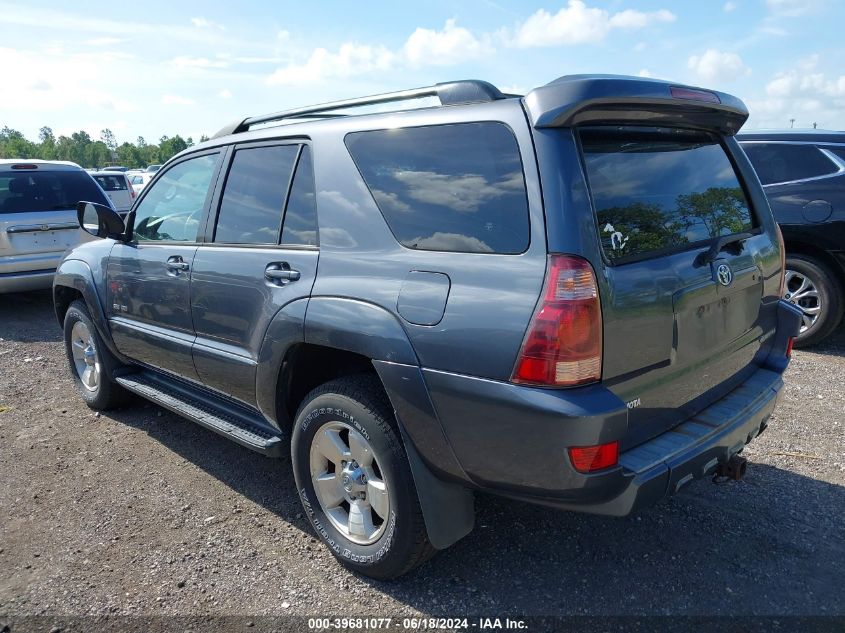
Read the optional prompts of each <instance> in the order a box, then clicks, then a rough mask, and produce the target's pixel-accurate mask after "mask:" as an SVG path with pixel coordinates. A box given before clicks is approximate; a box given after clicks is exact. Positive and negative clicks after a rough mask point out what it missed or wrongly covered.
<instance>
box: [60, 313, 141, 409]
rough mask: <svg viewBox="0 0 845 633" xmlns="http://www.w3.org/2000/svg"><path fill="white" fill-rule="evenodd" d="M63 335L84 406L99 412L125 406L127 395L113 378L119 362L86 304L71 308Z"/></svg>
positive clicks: (71, 370) (72, 374)
mask: <svg viewBox="0 0 845 633" xmlns="http://www.w3.org/2000/svg"><path fill="white" fill-rule="evenodd" d="M64 335H65V337H64V338H65V353H66V354H67V360H68V365H69V366H70V373H71V376H73V382H74V385H75V386H76V390H77V391H78V392H79V395H80V396H82V399H83V400H84V401H85V404H87V405H88V406H89V407H90V408H92V409H95V410H98V411H104V410H107V409H113V408H115V407H118V406H120V405H122V404H125V403H126V401H127V399H128V396H129V394H128V392H127V391H126V390H125V389H123V387H121V386H120V385H118V384H117V383H116V382H114V381H113V380H112V379H111V376H110V369H111V368H113V367H114V366H115V365H116V361H115V359H114V358H113V357H112V355H111V354H110V353H109V350H108V348H106V346H105V345H104V344H103V341H102V339H101V338H100V335H99V334H97V330H96V328H95V327H94V323H93V321H92V320H91V315H90V314H89V313H88V307H87V306H86V305H85V303H84V302H82V301H74V302H73V303H71V304H70V307H69V308H68V311H67V313H65V321H64Z"/></svg>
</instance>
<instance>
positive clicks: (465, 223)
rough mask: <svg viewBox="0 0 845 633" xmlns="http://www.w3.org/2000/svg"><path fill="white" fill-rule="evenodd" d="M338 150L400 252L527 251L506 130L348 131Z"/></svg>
mask: <svg viewBox="0 0 845 633" xmlns="http://www.w3.org/2000/svg"><path fill="white" fill-rule="evenodd" d="M346 146H347V147H348V148H349V152H350V154H351V155H352V159H353V160H354V161H355V164H356V165H357V166H358V170H359V171H360V172H361V175H362V176H363V178H364V181H365V182H366V183H367V186H368V187H369V188H370V192H371V193H372V195H373V198H374V199H375V201H376V203H377V204H378V206H379V208H380V209H381V212H382V214H383V215H384V218H385V220H387V224H388V225H389V226H390V230H391V231H393V234H394V235H395V236H396V239H397V240H399V242H400V243H401V244H402V245H404V246H406V247H407V248H413V249H418V250H426V251H451V252H464V253H504V254H516V253H522V252H524V251H525V249H526V248H528V199H527V194H526V191H525V179H524V177H523V173H522V161H521V159H520V155H519V148H518V147H517V144H516V138H515V137H514V135H513V132H511V130H510V128H508V127H507V126H506V125H504V124H502V123H494V122H482V123H456V124H448V125H432V126H423V127H415V128H400V129H392V130H376V131H372V132H354V133H352V134H348V135H347V136H346Z"/></svg>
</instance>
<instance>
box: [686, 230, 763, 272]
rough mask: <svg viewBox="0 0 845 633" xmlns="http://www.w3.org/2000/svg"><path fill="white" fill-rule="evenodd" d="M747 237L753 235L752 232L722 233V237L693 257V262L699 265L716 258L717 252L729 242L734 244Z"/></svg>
mask: <svg viewBox="0 0 845 633" xmlns="http://www.w3.org/2000/svg"><path fill="white" fill-rule="evenodd" d="M749 237H754V234H753V233H734V234H733V235H723V236H722V237H719V238H717V239H716V241H715V242H713V244H711V246H710V248H709V249H708V250H706V251H705V252H703V253H699V255H698V257H696V258H695V262H696V264H698V265H699V266H704V265H705V264H709V263H710V262H712V261H715V260H716V258H717V257H718V256H719V253H721V252H722V250H724V248H725V247H726V246H729V245H730V244H736V243H737V242H744V241H745V240H747V239H748V238H749Z"/></svg>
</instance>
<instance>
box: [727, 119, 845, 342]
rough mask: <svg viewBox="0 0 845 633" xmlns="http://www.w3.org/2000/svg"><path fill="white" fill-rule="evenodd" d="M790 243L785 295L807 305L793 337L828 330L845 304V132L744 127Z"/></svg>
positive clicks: (810, 338) (745, 143)
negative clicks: (799, 330)
mask: <svg viewBox="0 0 845 633" xmlns="http://www.w3.org/2000/svg"><path fill="white" fill-rule="evenodd" d="M738 138H739V140H740V144H741V145H742V148H743V149H744V150H745V153H746V154H747V155H748V158H749V160H750V161H751V164H752V165H754V169H755V170H756V171H757V175H758V176H759V177H760V182H761V183H762V185H763V190H764V191H765V192H766V195H767V196H768V198H769V204H770V205H771V207H772V212H773V213H774V216H775V220H777V222H778V224H779V225H780V228H781V231H782V232H783V239H784V241H785V243H786V284H785V286H784V298H785V299H787V300H788V301H791V302H792V303H794V304H795V305H797V306H798V307H799V308H801V310H802V311H803V313H804V321H803V323H802V326H801V334H800V335H799V336H798V338H797V339H796V340H795V344H796V345H813V344H814V343H818V342H819V341H821V340H823V339H824V338H825V337H826V336H828V335H829V334H831V332H833V331H834V330H835V329H836V328H837V326H838V325H839V324H840V323H841V321H842V314H843V311H845V132H829V131H823V130H807V131H796V130H782V131H759V132H748V133H743V134H740V135H739V137H738Z"/></svg>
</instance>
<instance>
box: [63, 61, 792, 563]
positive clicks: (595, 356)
mask: <svg viewBox="0 0 845 633" xmlns="http://www.w3.org/2000/svg"><path fill="white" fill-rule="evenodd" d="M421 97H434V98H436V99H438V100H439V103H440V105H438V106H434V107H423V108H417V109H409V108H408V107H407V104H406V101H407V100H409V99H418V98H421ZM376 104H378V105H380V107H381V109H382V110H383V109H384V107H385V104H393V105H394V106H395V110H394V111H391V112H384V111H381V112H377V113H361V109H366V107H367V106H372V105H376ZM356 108H357V110H356ZM746 117H747V111H746V109H745V107H744V105H743V104H742V102H741V101H739V100H738V99H736V98H734V97H732V96H730V95H727V94H722V93H717V92H712V91H708V90H701V89H697V88H691V87H686V86H677V85H673V84H670V83H665V82H659V81H652V80H645V79H639V78H628V77H612V76H573V77H563V78H561V79H558V80H556V81H553V82H552V83H550V84H548V85H546V86H542V87H540V88H537V89H535V90H532V91H531V92H530V93H529V94H527V95H525V96H516V95H507V94H503V93H501V92H500V91H499V90H497V89H496V88H495V87H493V86H491V85H490V84H487V83H485V82H480V81H458V82H452V83H446V84H438V85H436V86H432V87H428V88H422V89H417V90H408V91H404V92H399V93H393V94H387V95H378V96H375V97H367V98H361V99H352V100H349V101H343V102H335V103H330V104H324V105H320V106H312V107H306V108H300V109H297V110H292V111H287V112H279V113H275V114H270V115H266V116H257V117H252V118H248V119H244V120H240V121H237V122H235V123H233V124H232V125H230V126H228V127H226V128H224V129H223V130H221V132H220V133H219V134H217V135H216V136H215V137H214V138H213V139H211V140H210V141H208V142H206V143H203V144H201V145H199V146H197V147H193V148H191V149H190V150H188V151H185V152H183V153H182V154H180V155H178V156H176V157H175V158H174V159H172V160H171V161H170V162H168V163H167V164H166V165H165V166H164V167H162V168H161V170H160V171H159V172H158V173H157V174H156V176H155V178H154V179H153V181H152V182H151V183H150V184H149V185H148V186H147V187H146V188H145V189H144V192H143V194H141V196H140V197H139V199H138V200H137V201H136V203H135V204H134V206H133V208H132V211H131V212H130V213H129V215H128V217H127V218H126V222H125V223H124V221H123V220H122V219H121V218H120V217H119V216H118V215H117V214H116V213H115V212H114V211H112V210H111V209H108V208H105V207H102V206H98V205H95V204H80V206H79V209H78V213H79V221H80V223H81V224H82V226H83V228H84V229H85V230H86V231H88V232H90V233H91V234H92V235H96V236H98V237H100V238H102V239H99V240H96V241H93V242H91V243H89V244H86V245H84V246H81V247H79V248H76V249H74V250H73V251H72V252H70V253H69V254H68V255H67V256H66V257H65V259H64V261H63V262H62V263H61V265H60V266H59V270H58V273H57V275H56V281H55V287H54V293H55V307H56V315H57V317H58V320H59V323H60V324H62V325H63V327H64V337H65V341H66V345H67V357H68V360H69V365H70V370H71V372H72V374H73V377H74V379H75V381H76V384H77V386H78V389H79V392H80V394H81V395H82V397H83V398H84V399H85V401H86V402H87V403H88V404H89V405H90V406H91V407H93V408H95V409H105V408H109V407H114V406H117V405H119V404H121V403H123V402H124V398H125V397H126V396H127V394H129V393H134V394H138V395H141V396H142V397H144V398H146V399H148V400H151V401H153V402H155V403H158V404H160V405H161V406H163V407H165V408H167V409H170V410H172V411H174V412H176V413H178V414H180V415H182V416H185V417H186V418H189V419H191V420H193V421H195V422H197V423H198V424H201V425H203V426H205V427H207V428H209V429H211V430H213V431H216V432H217V433H220V434H221V435H223V436H226V437H228V438H230V439H232V440H234V441H235V442H238V443H240V444H242V445H244V446H246V447H249V448H251V449H253V450H255V451H258V452H260V453H263V454H265V455H269V456H281V455H282V454H283V453H286V452H287V451H288V450H289V451H290V455H291V463H292V469H293V476H294V478H295V480H296V486H297V490H298V493H299V495H300V497H301V500H302V504H303V506H304V508H305V512H306V515H307V517H308V519H309V521H310V523H311V525H312V526H313V528H314V531H315V532H316V534H317V535H318V537H319V538H320V539H321V540H322V541H323V542H324V543H325V544H326V545H327V546H328V547H329V548H330V549H331V551H332V552H333V553H334V555H335V556H336V557H337V558H338V559H339V560H340V561H341V562H342V563H344V564H345V565H347V566H348V567H350V568H352V569H354V570H357V571H359V572H361V573H363V574H366V575H369V576H372V577H376V578H391V577H395V576H398V575H400V574H402V573H405V572H407V571H408V570H410V569H412V568H413V567H414V566H416V565H418V564H420V563H421V562H423V561H425V560H426V559H427V558H429V557H430V556H431V555H432V554H433V553H434V552H435V551H436V550H439V549H444V548H446V547H448V546H449V545H451V544H452V543H454V542H455V541H457V540H458V539H460V538H462V537H463V536H465V535H466V534H468V533H469V532H470V531H471V529H472V527H473V520H474V508H473V496H474V495H473V493H474V491H486V492H492V493H496V494H500V495H504V496H508V497H513V498H516V499H522V500H526V501H531V502H536V503H541V504H546V505H550V506H554V507H557V508H564V509H570V510H580V511H585V512H592V513H599V514H606V515H617V516H618V515H626V514H628V513H630V512H632V511H634V510H635V509H638V508H641V507H643V506H646V505H648V504H651V503H653V502H655V501H656V500H658V499H660V498H661V497H663V496H664V495H666V494H671V493H673V492H675V491H677V490H678V489H680V488H681V487H682V486H684V485H686V484H687V483H689V482H690V481H692V480H693V479H696V478H700V477H704V476H707V475H712V474H722V475H726V476H731V477H736V478H739V477H740V476H741V475H742V474H743V472H744V460H743V459H742V458H741V457H739V456H738V455H737V453H739V452H740V451H741V450H742V448H743V446H744V445H745V444H746V443H747V442H749V441H751V440H752V439H753V438H754V437H756V436H757V435H758V434H759V433H760V432H762V431H763V430H764V429H765V428H766V425H767V421H768V419H769V416H770V415H771V413H772V410H773V409H774V407H775V401H776V399H777V395H778V393H779V391H780V390H781V387H782V384H783V383H782V380H781V376H782V373H783V371H784V369H785V368H786V366H787V363H788V361H789V355H790V350H791V339H792V337H794V336H795V335H796V334H797V333H798V328H799V324H800V320H801V313H800V311H799V310H798V309H796V308H795V307H794V306H792V305H790V304H789V303H787V302H785V301H782V300H781V299H780V297H781V294H782V292H781V284H782V283H783V274H782V273H783V246H782V244H780V242H779V238H778V232H777V228H776V225H775V222H774V220H773V219H772V214H771V211H770V209H769V206H768V204H767V202H766V198H765V195H764V194H763V191H762V188H761V186H760V184H759V181H758V180H757V178H756V176H755V175H754V171H753V170H752V168H751V166H750V165H749V163H748V160H747V159H746V157H745V154H743V152H742V151H741V150H740V149H739V147H738V145H737V143H736V141H735V140H734V134H735V132H736V131H737V130H738V129H739V128H740V126H741V125H742V124H743V122H744V121H745V119H746Z"/></svg>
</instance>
